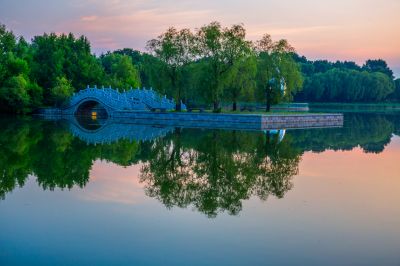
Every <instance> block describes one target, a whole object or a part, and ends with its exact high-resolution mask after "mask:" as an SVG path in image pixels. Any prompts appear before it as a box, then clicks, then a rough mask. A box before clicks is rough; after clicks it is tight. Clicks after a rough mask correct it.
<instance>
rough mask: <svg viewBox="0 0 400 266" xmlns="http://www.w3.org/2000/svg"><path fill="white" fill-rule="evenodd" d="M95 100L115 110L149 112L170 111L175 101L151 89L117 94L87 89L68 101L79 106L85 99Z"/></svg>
mask: <svg viewBox="0 0 400 266" xmlns="http://www.w3.org/2000/svg"><path fill="white" fill-rule="evenodd" d="M89 98H93V99H97V100H99V101H101V102H102V103H103V104H105V105H107V106H109V107H110V108H113V109H117V110H124V109H127V110H138V109H140V110H149V109H153V108H154V109H157V108H160V109H161V108H162V109H166V110H171V109H174V108H175V101H174V100H173V99H171V100H170V99H168V98H166V96H164V97H162V96H160V95H159V94H158V93H157V92H155V91H154V90H152V89H145V88H143V89H130V90H127V91H123V92H119V91H118V89H117V90H115V89H112V88H101V89H98V88H96V87H95V88H87V89H84V90H80V91H78V92H77V93H74V94H73V96H72V97H71V99H70V101H69V106H68V107H70V106H74V105H76V104H79V103H80V102H81V101H83V100H85V99H89ZM68 107H67V108H68Z"/></svg>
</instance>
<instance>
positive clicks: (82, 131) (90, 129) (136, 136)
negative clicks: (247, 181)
mask: <svg viewBox="0 0 400 266" xmlns="http://www.w3.org/2000/svg"><path fill="white" fill-rule="evenodd" d="M91 110H92V112H94V111H93V109H91ZM43 118H44V119H46V120H62V121H65V122H67V123H68V125H69V129H70V131H71V133H72V135H74V136H75V137H77V138H79V139H81V140H82V141H84V142H86V143H87V144H109V143H113V142H117V141H119V140H129V141H139V142H140V141H149V140H154V139H156V138H160V137H164V136H166V135H167V134H169V133H173V132H174V130H175V129H176V128H195V127H194V126H193V124H190V123H189V124H187V125H185V124H184V123H181V124H180V125H179V126H178V125H171V124H168V122H166V123H162V121H161V122H160V121H157V123H152V121H148V120H143V119H137V120H132V119H130V120H129V121H128V122H126V121H125V122H124V121H122V120H121V119H116V118H110V117H108V116H107V115H102V114H101V113H100V115H99V113H97V112H96V114H95V115H92V114H91V113H87V114H86V115H73V116H62V117H60V116H43ZM202 128H203V129H227V128H224V127H218V126H215V125H212V126H211V125H210V126H209V127H202ZM230 130H232V129H230ZM240 130H243V129H240ZM245 131H257V130H245ZM260 132H261V130H260ZM263 132H264V133H265V134H269V135H276V136H277V137H278V140H279V141H282V140H283V138H284V136H285V132H286V130H285V129H277V130H268V131H265V130H264V131H263Z"/></svg>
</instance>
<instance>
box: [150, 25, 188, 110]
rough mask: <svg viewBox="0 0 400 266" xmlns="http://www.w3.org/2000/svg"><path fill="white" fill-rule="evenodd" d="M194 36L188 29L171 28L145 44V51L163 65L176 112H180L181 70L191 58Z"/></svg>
mask: <svg viewBox="0 0 400 266" xmlns="http://www.w3.org/2000/svg"><path fill="white" fill-rule="evenodd" d="M193 40H194V36H193V34H192V32H191V31H190V30H189V29H182V30H179V31H178V30H177V29H175V28H173V27H171V28H169V29H168V30H167V31H166V32H164V33H163V34H161V35H160V36H158V37H157V38H156V39H152V40H150V41H148V42H147V49H148V50H149V51H150V52H152V54H153V55H154V56H156V57H157V58H159V59H160V60H161V61H162V62H163V63H164V71H165V72H166V73H167V76H168V77H169V79H170V83H171V86H172V89H173V94H174V97H175V99H176V110H177V111H180V110H181V101H182V87H183V86H182V70H183V68H184V67H185V66H186V65H187V64H189V63H190V62H191V61H192V60H193V58H194V53H193V48H194V45H193Z"/></svg>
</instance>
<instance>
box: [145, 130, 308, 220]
mask: <svg viewBox="0 0 400 266" xmlns="http://www.w3.org/2000/svg"><path fill="white" fill-rule="evenodd" d="M151 153H152V155H151V156H150V158H151V159H150V160H149V161H147V162H146V163H145V164H144V165H143V167H142V170H141V175H140V181H141V182H142V183H144V184H145V189H146V193H147V195H149V196H151V197H156V198H157V199H159V200H160V201H161V202H162V203H163V204H164V205H166V206H167V207H169V208H170V207H173V206H179V207H187V206H189V205H193V206H195V208H196V209H198V210H199V211H201V212H203V213H205V214H207V215H208V216H210V217H214V216H216V215H217V213H218V212H221V211H224V210H226V211H228V212H229V213H230V214H232V215H235V214H238V213H239V212H240V210H241V209H242V200H244V199H248V198H249V197H250V196H252V195H258V196H259V197H260V198H262V199H267V197H268V195H270V194H272V195H274V196H277V197H283V195H284V194H285V192H286V191H288V190H289V189H290V188H291V187H292V184H291V178H292V176H294V175H295V174H297V172H298V163H299V161H300V154H299V153H295V152H293V150H291V149H290V146H289V145H288V141H283V142H281V143H279V142H278V138H277V136H272V137H271V136H269V135H267V136H265V135H263V134H249V133H244V132H235V131H217V130H214V131H204V132H199V131H191V130H187V131H184V132H181V131H180V130H178V131H177V132H176V133H175V134H174V135H172V136H171V137H167V138H163V139H158V140H156V141H155V142H154V144H153V146H152V149H151Z"/></svg>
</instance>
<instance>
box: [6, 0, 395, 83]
mask: <svg viewBox="0 0 400 266" xmlns="http://www.w3.org/2000/svg"><path fill="white" fill-rule="evenodd" d="M399 14H400V0H380V1H376V0H290V1H288V0H286V1H283V0H246V1H240V0H229V1H228V0H219V1H216V0H202V1H198V0H69V1H61V0H35V1H32V0H0V23H2V24H6V26H7V27H8V28H9V29H11V30H12V31H13V32H14V33H15V34H17V35H22V36H24V37H25V38H26V39H28V40H29V39H31V38H32V37H33V36H35V35H40V34H43V33H44V32H56V33H68V32H73V33H74V34H76V35H82V34H83V35H85V36H87V37H88V38H89V40H90V42H91V45H92V48H93V51H94V52H95V53H97V54H99V53H102V52H105V51H108V50H114V49H119V48H125V47H129V48H133V49H138V50H141V51H145V45H146V41H148V40H150V39H152V38H154V37H156V36H158V35H159V34H160V33H162V32H163V31H165V30H166V29H167V28H168V27H170V26H174V27H176V28H191V29H193V30H194V29H196V28H199V27H201V26H202V25H204V24H208V23H209V22H211V21H220V22H221V23H222V24H223V25H224V26H230V25H232V24H237V23H243V24H244V26H245V28H246V29H247V37H248V39H250V40H257V39H259V38H260V37H261V36H262V35H263V34H265V33H269V34H271V36H272V38H273V39H275V40H278V39H282V38H283V39H287V40H288V41H289V42H290V43H291V44H292V45H293V46H294V47H295V48H296V50H297V52H298V53H299V54H301V55H305V56H306V57H307V58H309V59H328V60H351V61H356V62H357V63H359V64H362V63H364V62H365V61H366V59H370V58H371V59H378V58H381V59H384V60H386V61H387V62H388V64H389V66H390V67H391V68H392V69H393V70H394V72H395V74H396V76H397V77H400V17H399Z"/></svg>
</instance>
